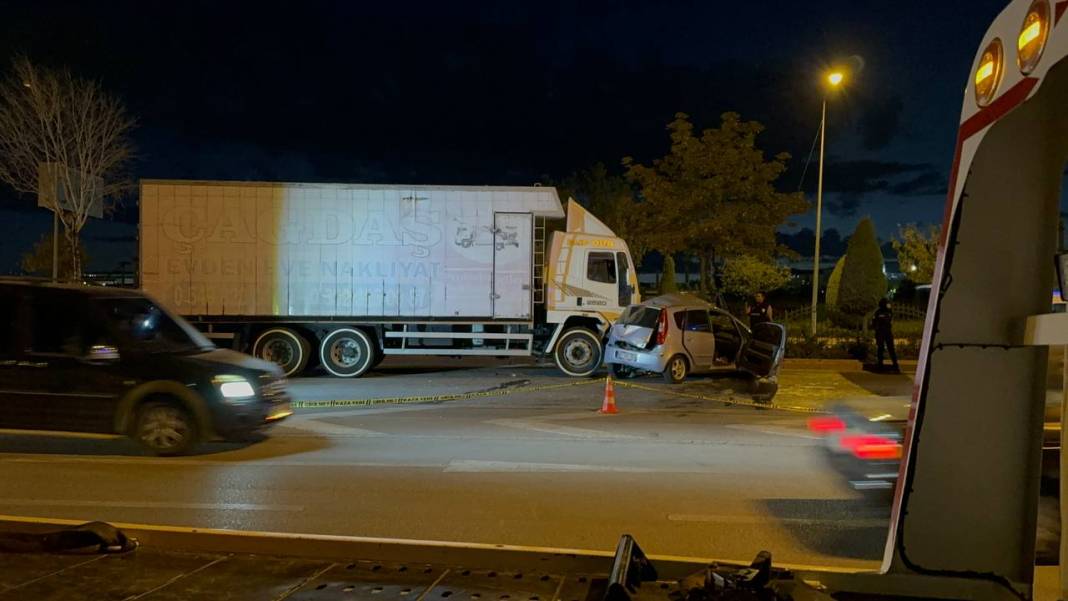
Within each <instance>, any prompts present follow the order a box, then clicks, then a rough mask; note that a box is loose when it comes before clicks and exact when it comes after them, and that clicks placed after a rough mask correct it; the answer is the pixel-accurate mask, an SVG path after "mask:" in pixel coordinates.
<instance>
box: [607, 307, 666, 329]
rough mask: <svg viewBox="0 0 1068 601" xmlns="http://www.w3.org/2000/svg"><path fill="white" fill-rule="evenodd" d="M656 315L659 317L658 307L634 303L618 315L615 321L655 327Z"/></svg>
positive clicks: (623, 323)
mask: <svg viewBox="0 0 1068 601" xmlns="http://www.w3.org/2000/svg"><path fill="white" fill-rule="evenodd" d="M658 317H660V309H653V308H650V307H643V306H641V305H634V306H632V307H627V310H626V311H624V312H623V315H621V316H620V317H619V320H617V323H620V324H622V325H625V326H638V327H642V328H655V327H656V320H657V318H658Z"/></svg>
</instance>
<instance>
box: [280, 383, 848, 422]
mask: <svg viewBox="0 0 1068 601" xmlns="http://www.w3.org/2000/svg"><path fill="white" fill-rule="evenodd" d="M605 380H607V378H591V379H585V380H575V381H572V382H565V383H562V384H543V385H540V386H513V387H502V388H491V389H489V390H477V391H474V392H456V393H450V394H431V395H422V396H403V397H402V396H398V397H379V398H373V399H331V400H322V401H293V402H292V403H290V405H291V406H292V408H294V409H320V408H329V407H371V406H374V405H414V404H420V403H442V402H446V401H466V400H471V399H481V398H490V397H499V396H507V395H510V394H521V393H526V392H544V391H546V390H558V389H562V388H573V387H576V386H589V385H591V384H603V383H604V382H605ZM612 382H613V383H614V384H615V385H617V386H619V387H621V388H633V389H635V390H644V391H646V392H655V393H659V394H665V395H670V396H677V397H684V398H689V399H695V400H699V401H705V402H710V403H722V404H724V405H728V406H730V405H737V406H740V407H753V408H756V409H772V410H778V411H790V412H794V413H815V414H819V413H827V411H825V410H823V409H817V408H814V407H802V406H798V405H782V404H778V403H770V402H760V401H749V400H745V399H736V398H734V397H731V398H729V399H723V398H717V397H713V396H708V395H704V394H699V393H693V392H683V391H679V390H672V389H667V388H662V387H654V386H646V385H644V384H636V383H633V382H626V381H620V380H617V379H615V378H613V379H612Z"/></svg>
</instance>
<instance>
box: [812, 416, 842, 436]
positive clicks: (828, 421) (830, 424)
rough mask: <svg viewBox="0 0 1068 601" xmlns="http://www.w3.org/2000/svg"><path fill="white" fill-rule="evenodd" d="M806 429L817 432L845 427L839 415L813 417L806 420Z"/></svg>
mask: <svg viewBox="0 0 1068 601" xmlns="http://www.w3.org/2000/svg"><path fill="white" fill-rule="evenodd" d="M808 429H809V430H810V431H812V432H815V433H817V434H827V433H829V432H841V431H842V430H845V429H846V423H845V421H843V420H842V418H840V417H835V416H833V415H832V416H827V417H813V418H811V419H809V420H808Z"/></svg>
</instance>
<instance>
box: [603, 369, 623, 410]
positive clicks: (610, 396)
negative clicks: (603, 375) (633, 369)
mask: <svg viewBox="0 0 1068 601" xmlns="http://www.w3.org/2000/svg"><path fill="white" fill-rule="evenodd" d="M599 413H601V414H604V415H615V414H617V413H619V411H618V410H616V387H615V386H614V385H613V384H612V376H608V379H606V380H605V381H604V402H602V403H601V410H600V411H599Z"/></svg>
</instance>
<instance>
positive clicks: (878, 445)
mask: <svg viewBox="0 0 1068 601" xmlns="http://www.w3.org/2000/svg"><path fill="white" fill-rule="evenodd" d="M839 443H840V444H841V445H842V447H843V448H845V449H848V450H849V451H850V452H852V453H853V455H854V456H855V457H856V458H857V459H901V445H900V444H898V443H896V442H894V441H893V440H890V439H889V438H883V437H882V436H875V435H874V434H860V435H857V436H843V437H842V438H841V440H840V441H839Z"/></svg>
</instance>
